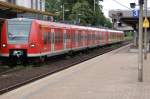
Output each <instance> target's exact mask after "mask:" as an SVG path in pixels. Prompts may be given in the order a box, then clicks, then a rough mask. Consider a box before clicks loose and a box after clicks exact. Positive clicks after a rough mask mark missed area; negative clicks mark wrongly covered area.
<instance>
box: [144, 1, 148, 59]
mask: <svg viewBox="0 0 150 99" xmlns="http://www.w3.org/2000/svg"><path fill="white" fill-rule="evenodd" d="M144 11H145V19H147V0H145V1H144ZM147 45H148V44H147V28H145V29H144V59H145V60H146V59H147Z"/></svg>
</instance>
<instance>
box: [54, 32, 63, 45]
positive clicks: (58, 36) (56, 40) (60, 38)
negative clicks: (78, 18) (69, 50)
mask: <svg viewBox="0 0 150 99" xmlns="http://www.w3.org/2000/svg"><path fill="white" fill-rule="evenodd" d="M62 41H63V38H62V34H61V32H57V33H55V42H56V43H61V42H62Z"/></svg>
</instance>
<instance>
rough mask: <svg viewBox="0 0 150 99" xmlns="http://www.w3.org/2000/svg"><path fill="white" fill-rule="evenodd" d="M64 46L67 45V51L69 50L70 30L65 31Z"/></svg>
mask: <svg viewBox="0 0 150 99" xmlns="http://www.w3.org/2000/svg"><path fill="white" fill-rule="evenodd" d="M66 43H67V44H66V45H67V49H70V48H71V30H70V29H67V33H66Z"/></svg>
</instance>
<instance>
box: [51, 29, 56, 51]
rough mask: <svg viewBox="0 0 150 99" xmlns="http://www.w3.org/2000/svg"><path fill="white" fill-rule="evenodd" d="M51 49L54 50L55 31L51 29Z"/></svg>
mask: <svg viewBox="0 0 150 99" xmlns="http://www.w3.org/2000/svg"><path fill="white" fill-rule="evenodd" d="M51 51H52V52H54V51H55V31H54V29H51Z"/></svg>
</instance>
